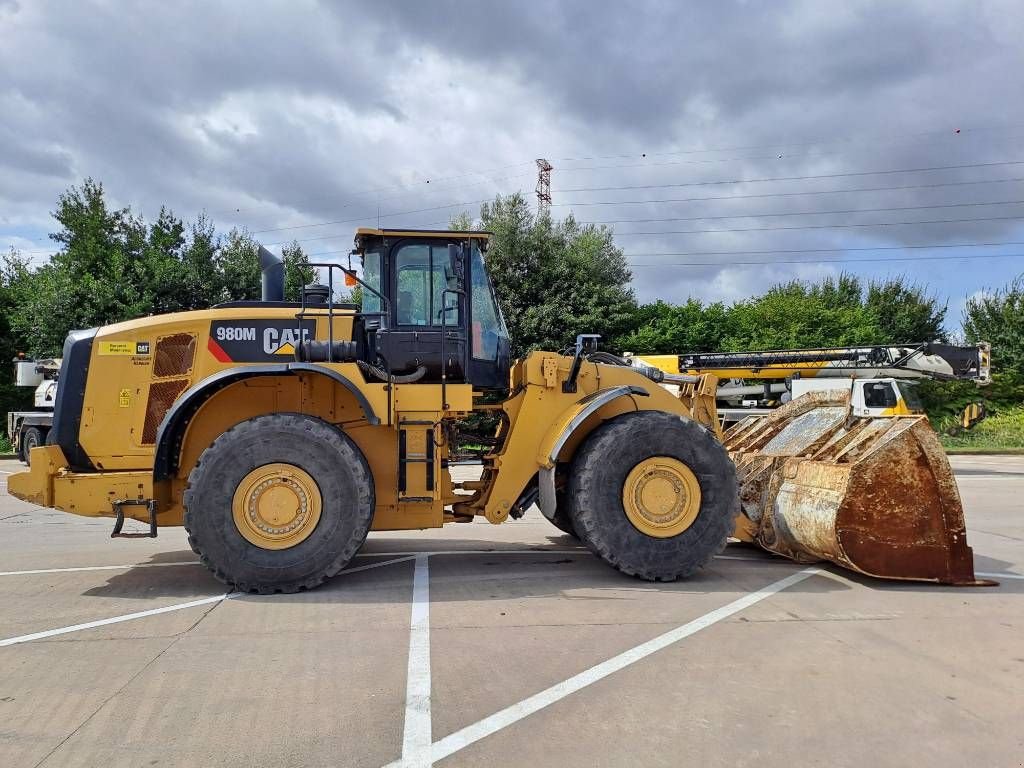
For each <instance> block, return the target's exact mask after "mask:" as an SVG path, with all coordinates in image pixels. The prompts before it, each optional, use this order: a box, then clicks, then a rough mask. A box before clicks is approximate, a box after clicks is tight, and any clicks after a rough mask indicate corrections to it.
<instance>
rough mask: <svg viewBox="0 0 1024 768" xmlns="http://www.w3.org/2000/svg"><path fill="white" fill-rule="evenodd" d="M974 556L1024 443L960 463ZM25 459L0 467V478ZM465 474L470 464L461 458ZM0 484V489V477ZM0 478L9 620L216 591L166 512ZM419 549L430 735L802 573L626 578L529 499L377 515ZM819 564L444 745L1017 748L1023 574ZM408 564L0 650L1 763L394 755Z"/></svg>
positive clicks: (383, 554)
mask: <svg viewBox="0 0 1024 768" xmlns="http://www.w3.org/2000/svg"><path fill="white" fill-rule="evenodd" d="M952 463H953V465H954V468H955V469H956V471H957V478H958V482H959V484H960V488H961V493H962V496H963V498H964V504H965V508H966V511H967V520H968V528H969V541H970V544H971V545H972V546H973V547H974V550H975V556H976V564H977V568H978V570H984V571H990V572H999V573H1008V574H1017V575H1024V515H1022V514H1021V512H1022V511H1024V504H1022V502H1021V501H1020V499H1021V498H1024V457H998V456H997V457H991V456H984V457H979V456H964V457H954V458H953V459H952ZM17 468H18V467H17V465H16V464H15V463H14V462H9V461H8V462H0V486H3V485H4V484H5V482H4V479H5V477H6V475H5V474H3V473H5V472H10V471H14V470H16V469H17ZM459 471H460V472H463V473H471V472H472V471H473V470H472V469H471V468H469V469H463V468H460V469H459ZM0 491H2V488H0ZM109 528H110V523H109V521H105V520H104V521H94V520H87V519H81V518H76V517H73V516H69V515H65V514H62V513H57V512H51V511H44V510H38V509H33V508H32V507H30V506H29V505H26V504H23V503H21V502H18V501H16V500H14V499H11V498H10V497H7V496H4V495H2V493H0V571H3V572H6V571H14V570H37V569H53V568H69V567H94V566H107V565H130V566H133V567H128V568H123V569H117V570H87V571H73V572H61V573H43V574H22V575H16V576H2V577H0V639H2V638H7V637H12V636H16V635H23V634H27V633H31V632H36V631H40V630H46V629H52V628H57V627H61V626H69V625H73V624H77V623H81V622H86V621H91V620H95V619H101V618H105V617H112V616H118V615H124V614H127V613H132V612H137V611H145V610H147V609H152V608H160V607H169V606H175V605H178V604H180V603H183V602H186V601H189V600H193V599H195V598H202V597H207V596H216V595H218V594H223V587H222V585H220V584H219V583H218V582H216V581H215V580H214V579H213V578H212V577H211V576H210V575H209V574H208V573H207V572H206V571H205V570H204V569H203V568H202V567H201V566H198V565H194V564H191V565H190V564H188V563H194V562H195V556H194V555H193V554H192V552H191V551H190V550H189V549H188V546H187V542H186V540H185V536H184V533H183V532H182V531H180V530H173V529H172V530H164V531H161V533H160V537H159V538H158V539H156V540H135V541H112V540H110V539H109V538H108V535H109ZM417 551H432V552H435V553H441V552H455V554H450V555H449V554H435V555H434V556H432V557H431V558H430V560H429V571H430V603H429V611H430V617H429V626H430V649H431V660H430V665H429V671H430V674H431V676H432V688H431V691H432V693H431V697H430V709H431V719H432V734H433V738H434V740H435V741H436V740H439V739H442V738H444V737H446V736H448V735H449V734H451V733H453V732H455V731H458V730H459V729H462V728H465V727H466V726H469V725H472V724H474V723H477V722H479V721H480V720H481V719H483V718H487V717H489V716H490V715H492V714H493V713H494V712H496V711H498V710H500V709H502V708H503V707H508V706H512V705H516V704H517V703H519V702H521V701H522V700H523V699H525V698H527V697H530V696H533V695H534V694H536V693H538V692H539V691H542V690H544V689H546V688H547V687H549V686H552V685H555V684H558V683H560V682H562V681H563V680H565V679H566V678H568V677H570V676H571V675H574V674H576V673H579V672H583V671H585V670H588V669H590V668H592V667H593V666H594V665H597V664H601V663H602V662H604V661H605V660H607V659H609V658H611V657H614V656H615V655H616V654H619V653H622V652H624V651H629V650H630V649H632V648H635V647H636V646H638V645H639V644H641V643H645V642H647V641H649V640H651V639H652V638H655V637H657V636H659V635H661V634H662V633H664V632H666V631H668V630H671V629H674V628H676V627H679V626H681V625H684V624H686V623H687V622H690V621H693V620H694V619H699V618H701V617H704V616H707V615H708V614H709V612H712V611H715V610H716V609H718V608H719V607H721V606H723V605H726V604H728V603H729V602H730V601H732V600H735V599H736V598H738V597H742V596H745V595H749V594H750V593H751V592H752V591H754V590H758V589H760V588H762V587H764V586H765V585H767V584H770V583H772V582H775V581H777V580H778V579H781V578H783V577H785V576H787V575H788V574H793V573H796V572H798V571H799V570H800V569H801V567H800V566H797V565H795V564H793V563H789V562H787V561H784V560H780V559H777V558H773V557H770V556H768V555H766V554H764V553H762V552H760V551H759V550H756V549H750V548H745V547H730V548H729V549H728V550H727V552H726V553H725V556H724V557H723V558H722V559H719V560H716V561H715V562H714V563H713V564H712V565H711V566H710V567H709V568H708V569H706V570H705V571H704V572H702V573H701V574H700V575H699V576H698V577H696V578H694V579H691V580H689V581H686V582H681V583H678V584H669V585H664V584H646V583H644V582H640V581H634V580H631V579H626V578H624V577H621V576H619V575H618V574H616V573H615V572H613V571H611V570H609V569H608V568H606V567H605V566H604V565H602V564H601V563H600V562H598V561H597V560H596V559H594V558H593V557H592V556H591V555H590V554H589V553H588V552H587V551H586V550H585V549H584V548H583V547H581V546H579V545H578V543H577V542H575V541H574V540H573V539H571V538H570V537H568V536H565V535H564V534H562V533H561V532H559V531H557V530H556V529H554V528H553V527H552V526H551V525H550V524H549V523H548V522H547V521H546V520H544V519H543V518H541V517H540V516H539V515H538V514H536V513H532V514H530V515H528V516H527V517H526V518H525V519H523V520H520V521H514V522H511V523H509V524H506V525H503V526H497V527H495V526H491V525H488V524H486V523H473V524H467V525H455V526H450V527H449V528H446V529H444V530H441V531H424V532H391V533H382V534H373V535H371V537H370V539H369V540H368V542H367V544H366V546H365V547H364V550H363V552H362V553H361V555H362V556H361V558H360V560H359V561H358V563H357V564H371V563H379V562H383V561H386V560H388V559H391V557H393V556H392V555H390V554H389V553H414V552H417ZM833 573H834V574H835V576H834V577H826V576H813V577H810V578H808V579H806V580H804V581H802V582H800V583H799V584H797V585H795V586H793V587H791V588H789V589H787V590H785V591H782V592H779V593H778V594H774V595H772V596H771V597H769V598H767V599H765V600H763V601H762V602H759V603H757V604H756V605H752V606H750V607H747V608H745V609H744V610H742V611H740V612H739V613H736V614H734V615H731V616H729V617H727V618H725V619H723V620H721V621H720V622H718V623H714V624H712V625H711V626H708V627H707V628H705V629H701V630H700V631H698V632H696V633H695V634H692V635H690V636H688V637H686V639H684V640H681V641H680V642H678V643H676V644H673V645H670V646H668V647H666V648H664V649H662V650H659V651H657V652H656V653H653V654H651V655H649V656H646V657H644V658H641V659H640V660H638V661H636V663H633V664H631V665H629V666H628V667H626V668H623V669H621V670H619V671H617V672H614V673H612V674H611V675H610V676H608V677H605V678H603V679H600V680H598V681H597V682H594V683H593V684H592V685H589V686H587V687H584V688H583V689H581V690H578V691H575V692H573V693H571V694H570V695H567V696H565V697H564V698H561V699H560V700H558V701H556V702H555V703H553V704H551V705H550V706H547V707H545V708H543V709H541V710H540V711H537V712H535V713H533V714H529V715H528V716H525V717H523V718H522V719H519V720H516V721H515V722H513V723H512V724H510V725H508V726H507V727H503V728H500V729H499V730H497V731H496V732H495V733H493V734H491V735H488V736H487V737H486V738H482V739H480V740H479V741H476V742H474V743H472V744H470V745H469V746H466V747H465V748H464V749H461V750H459V751H457V752H455V753H454V754H452V755H451V756H450V757H447V758H446V759H444V760H442V761H440V762H439V764H443V765H453V766H454V765H466V766H469V765H474V766H476V765H493V766H499V765H500V766H509V765H512V766H516V765H524V766H525V765H529V766H537V765H552V764H557V765H565V766H575V765H580V766H582V765H586V766H593V765H645V766H647V765H650V766H658V765H666V766H668V765H672V766H676V765H680V764H688V763H700V764H704V765H708V766H734V765H753V764H755V763H756V764H757V765H759V766H789V765H829V766H834V765H839V766H847V765H849V766H855V765H856V766H861V765H865V764H870V765H878V766H888V765H891V766H904V765H908V764H921V763H925V762H927V763H928V764H930V765H932V766H935V767H941V766H957V768H959V766H962V765H964V764H972V765H1007V764H1010V765H1012V764H1014V761H1016V760H1018V759H1019V756H1020V754H1024V741H1022V738H1024V737H1022V736H1021V732H1020V729H1019V725H1018V724H1019V722H1020V721H1021V720H1022V719H1024V655H1022V653H1021V650H1020V649H1021V648H1022V647H1024V619H1022V618H1021V617H1024V580H1020V579H1017V580H1014V579H1004V581H1003V584H1002V585H1001V586H1000V587H998V588H996V589H952V588H943V587H935V586H932V585H922V584H892V583H883V582H878V581H872V580H869V579H866V578H862V577H858V576H854V575H848V574H842V573H841V572H838V571H835V572H833ZM411 594H412V563H411V562H408V561H407V562H403V563H396V564H392V565H387V566H384V567H380V568H375V569H374V570H368V571H362V572H353V573H351V574H349V575H347V576H343V577H339V578H338V579H335V580H333V581H332V582H331V583H329V584H327V585H325V586H324V587H323V588H321V589H319V590H315V591H313V592H309V593H304V594H301V595H290V596H276V597H256V596H242V597H238V598H236V599H231V600H228V601H224V602H216V603H210V604H207V605H204V606H198V607H191V608H186V609H183V610H176V611H173V612H171V613H162V614H158V615H153V616H147V617H146V618H140V619H135V620H132V621H126V622H122V623H118V624H111V625H107V626H102V627H96V628H92V629H86V630H82V631H76V632H72V633H69V634H65V635H60V636H57V637H51V638H47V639H43V640H33V641H31V642H26V643H22V644H19V645H14V646H9V647H0V765H3V766H12V767H14V768H17V767H18V766H37V765H43V766H51V765H52V766H95V765H105V766H120V765H125V766H139V765H169V766H177V765H204V766H209V765H212V766H228V765H239V764H244V765H254V766H281V765H312V766H318V765H324V766H326V765H339V764H342V765H357V766H373V765H383V764H386V763H390V762H391V761H394V760H396V759H398V758H399V757H400V755H401V752H402V740H403V727H404V722H405V717H406V704H407V702H406V684H407V680H406V668H407V658H408V648H409V627H410V610H411V609H410V597H411Z"/></svg>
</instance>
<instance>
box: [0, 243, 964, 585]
mask: <svg viewBox="0 0 1024 768" xmlns="http://www.w3.org/2000/svg"><path fill="white" fill-rule="evenodd" d="M487 243H488V235H487V234H486V233H481V232H450V231H415V230H386V229H360V230H358V231H357V233H356V238H355V250H354V251H353V255H355V256H356V257H357V258H358V259H359V260H361V262H362V269H361V276H360V275H358V274H357V273H356V271H355V270H352V269H351V268H348V269H346V268H344V267H341V266H339V265H336V264H317V265H314V266H316V267H318V268H321V269H322V270H324V272H323V273H324V274H326V277H327V285H312V286H308V287H306V288H305V289H304V290H303V291H302V293H301V296H300V301H298V302H291V303H290V302H286V301H284V300H283V287H282V286H283V268H282V265H281V262H280V259H278V258H276V257H275V256H273V255H271V254H270V253H269V252H267V251H265V250H263V249H261V251H260V258H261V262H262V267H263V300H262V301H242V302H230V303H227V304H221V305H219V306H217V307H214V308H212V309H209V310H203V311H196V312H185V313H180V314H170V315H165V316H160V317H149V318H140V319H138V320H133V321H130V322H125V323H120V324H117V325H111V326H107V327H103V328H98V329H96V328H94V329H89V330H82V331H74V332H72V333H71V334H69V336H68V339H67V341H66V343H65V346H64V354H63V372H62V375H61V378H60V383H59V386H58V390H57V396H56V404H55V410H54V417H53V427H52V429H51V431H50V433H49V435H48V438H47V444H46V445H45V446H41V447H37V448H34V449H33V450H32V457H31V458H32V462H31V469H30V470H29V471H27V472H23V473H20V474H17V475H13V476H11V477H10V478H9V480H8V489H9V491H10V493H12V494H13V495H15V496H17V497H19V498H22V499H25V500H27V501H30V502H32V503H35V504H38V505H41V506H46V507H53V508H56V509H62V510H65V511H67V512H71V513H74V514H79V515H87V516H102V517H112V518H113V519H114V527H113V534H112V535H113V536H128V535H140V534H126V533H124V532H123V528H122V526H123V523H124V520H125V518H134V519H136V520H140V521H143V522H145V523H148V525H149V533H148V534H141V535H150V536H155V535H156V533H157V531H158V529H159V528H160V527H162V526H174V525H184V526H185V528H186V530H187V531H188V535H189V543H190V544H191V546H192V548H193V549H194V550H195V552H196V553H197V554H198V555H199V557H200V558H201V559H202V561H203V562H204V563H205V564H206V565H207V567H209V569H210V570H211V571H212V572H213V573H214V574H215V575H216V576H217V577H218V578H219V579H221V580H223V581H225V582H227V583H228V584H231V585H233V586H234V587H236V588H237V589H239V590H244V591H253V592H260V593H269V592H294V591H297V590H300V589H307V588H312V587H315V586H317V585H318V584H321V583H322V582H323V581H324V580H325V579H328V578H330V577H331V576H333V575H335V574H336V573H338V572H339V571H340V570H341V569H343V568H344V567H345V566H346V565H347V564H348V562H349V561H350V560H351V558H352V557H353V556H354V555H355V553H356V552H357V551H358V550H359V548H360V547H361V546H362V544H363V542H364V540H365V538H366V536H367V533H368V531H370V530H404V529H420V528H435V527H440V526H441V525H443V524H444V523H446V522H470V521H472V520H474V519H476V518H478V517H482V518H485V519H486V520H488V521H490V522H492V523H501V522H503V521H505V520H506V519H507V518H509V517H512V518H517V517H521V516H522V515H523V514H524V513H525V512H526V510H527V509H529V508H530V507H532V506H533V505H534V504H536V505H537V506H538V507H539V508H540V511H541V513H542V514H543V515H544V516H545V517H547V518H548V519H549V520H551V521H552V523H554V524H555V525H557V526H558V527H560V528H562V529H563V530H567V531H569V532H572V533H573V535H576V536H578V537H579V538H580V539H581V540H582V541H583V542H584V543H585V544H586V546H587V547H588V548H589V549H590V550H591V551H593V552H594V553H595V554H596V555H597V556H599V557H600V558H602V559H603V560H604V561H605V562H607V563H608V564H609V565H611V566H613V567H615V568H617V569H618V570H620V571H622V572H623V573H626V574H631V575H636V576H639V577H641V578H644V579H650V580H666V581H668V580H673V579H677V578H681V577H686V576H688V575H690V574H692V573H693V572H694V571H696V570H697V569H698V568H700V567H701V566H702V565H704V564H705V563H707V562H708V561H709V560H710V558H712V557H713V556H714V555H715V553H717V552H718V551H719V550H720V549H721V548H722V547H723V546H724V544H725V543H726V541H727V539H728V537H729V536H730V535H731V534H733V533H734V532H740V533H742V531H741V530H739V529H738V528H737V524H739V526H740V528H742V527H743V525H744V522H743V521H744V520H749V518H748V517H745V516H744V515H742V514H740V499H741V495H740V488H739V486H738V483H737V476H736V469H735V466H734V464H733V462H732V460H730V458H729V455H728V453H727V451H726V448H725V446H724V445H723V443H722V441H721V433H720V432H719V428H718V423H717V417H716V415H715V391H716V380H715V377H714V376H698V377H694V376H671V375H669V376H666V374H664V373H663V372H662V371H659V370H657V369H656V368H650V367H636V366H634V365H631V364H630V361H628V360H623V359H620V358H617V357H614V356H612V355H609V354H607V353H604V352H599V351H597V344H596V342H597V339H596V337H588V336H581V337H580V338H579V339H578V340H577V344H576V348H575V352H574V353H573V354H570V355H562V354H555V353H551V352H533V353H531V354H530V355H528V356H527V357H526V358H524V359H522V360H519V361H516V362H512V361H511V360H510V352H509V350H510V342H509V336H508V332H507V330H506V328H505V323H504V321H503V319H502V316H501V312H500V309H499V307H498V304H497V302H496V300H495V296H494V291H493V289H492V286H491V282H490V279H489V277H488V275H487V271H486V267H485V261H484V255H485V252H486V247H487ZM342 273H343V275H342ZM342 277H344V279H345V280H346V281H347V282H352V283H358V284H360V285H361V287H362V302H361V305H360V306H358V307H357V306H355V305H350V304H340V303H337V302H336V301H335V298H334V297H335V293H336V292H335V288H336V286H337V284H338V281H339V280H341V279H342ZM663 380H670V381H672V382H673V383H675V384H678V385H680V389H679V391H678V393H676V394H673V393H670V392H669V391H668V390H667V389H665V388H664V387H662V386H660V383H661V382H662V381H663ZM495 393H497V394H498V395H499V399H500V401H499V402H496V403H494V402H490V403H488V404H485V403H487V402H488V401H491V400H493V399H494V395H495ZM479 411H487V412H490V413H491V414H493V415H495V416H497V417H498V421H499V424H500V426H499V427H498V429H497V434H496V435H495V436H494V439H493V446H491V448H490V452H489V453H488V454H487V455H486V456H485V457H484V459H483V470H482V474H481V477H480V479H479V480H474V481H468V482H462V483H456V482H454V481H453V479H452V477H451V474H450V472H449V461H450V460H451V458H452V456H453V450H454V446H456V445H457V444H458V440H459V430H460V426H459V425H460V422H461V420H462V419H464V418H465V417H466V416H468V415H469V414H471V413H473V412H479ZM952 493H953V494H954V495H955V487H953V488H952ZM887 503H896V504H899V503H900V502H899V500H896V501H895V502H893V500H892V498H891V497H890V498H888V499H887ZM957 503H959V500H958V499H957ZM796 506H797V507H799V504H797V505H796ZM813 512H815V513H817V510H813ZM961 528H962V518H961ZM961 532H962V531H961ZM868 536H869V538H870V531H868ZM957 542H958V544H957V546H958V547H959V549H958V553H959V555H958V556H960V560H961V561H962V560H963V557H962V555H963V554H964V552H966V558H967V559H966V563H967V564H968V567H969V565H970V550H969V549H968V548H966V543H965V540H964V539H963V537H962V536H960V538H959V539H957ZM947 543H948V542H947ZM867 546H868V547H869V548H870V544H869V545H867ZM963 573H964V572H963V570H962V569H961V570H958V571H956V573H953V572H952V571H950V572H949V573H946V574H939V575H938V576H936V575H934V574H923V575H921V574H911V577H922V578H932V579H936V578H937V579H938V580H945V581H963V580H964V576H963ZM883 575H884V574H883ZM971 576H972V578H973V573H972V574H971Z"/></svg>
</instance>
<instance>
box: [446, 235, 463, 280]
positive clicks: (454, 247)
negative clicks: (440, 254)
mask: <svg viewBox="0 0 1024 768" xmlns="http://www.w3.org/2000/svg"><path fill="white" fill-rule="evenodd" d="M463 253H464V252H463V249H462V246H461V245H460V244H459V243H448V263H447V264H446V265H445V267H444V277H445V282H446V283H447V284H448V288H449V289H450V290H453V291H461V290H462V289H463V287H464V281H465V276H466V264H465V261H464V260H463Z"/></svg>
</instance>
